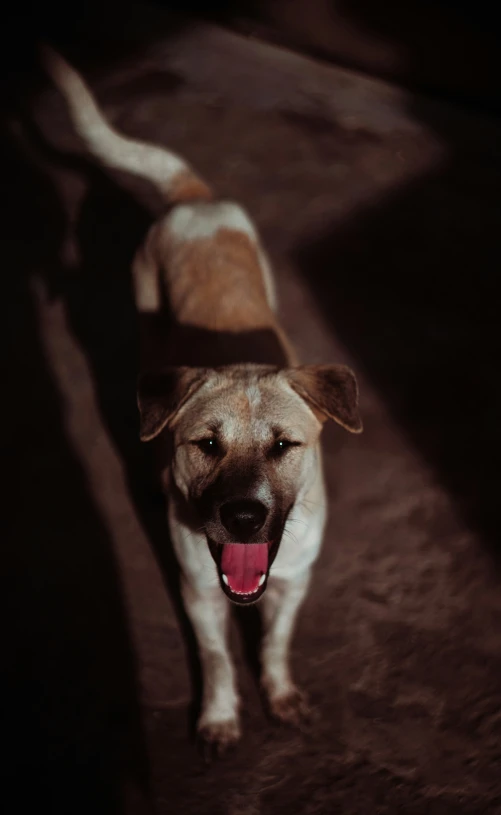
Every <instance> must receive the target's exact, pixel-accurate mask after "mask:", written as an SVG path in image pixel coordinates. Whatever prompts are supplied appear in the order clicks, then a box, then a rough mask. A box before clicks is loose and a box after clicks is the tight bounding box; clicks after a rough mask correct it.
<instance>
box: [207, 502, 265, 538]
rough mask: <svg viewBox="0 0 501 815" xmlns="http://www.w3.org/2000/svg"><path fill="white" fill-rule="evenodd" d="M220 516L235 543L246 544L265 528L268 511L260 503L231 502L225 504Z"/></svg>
mask: <svg viewBox="0 0 501 815" xmlns="http://www.w3.org/2000/svg"><path fill="white" fill-rule="evenodd" d="M219 514H220V516H221V521H222V523H223V526H224V527H225V529H227V530H228V532H229V533H230V535H232V536H233V537H234V539H235V542H240V543H245V541H246V540H248V539H249V538H250V537H252V535H255V534H256V533H257V532H259V530H260V529H261V528H262V527H263V525H264V522H265V521H266V517H267V515H268V510H267V509H266V507H265V506H264V504H261V503H260V502H259V501H229V502H228V503H226V504H223V506H222V507H221V509H220V510H219Z"/></svg>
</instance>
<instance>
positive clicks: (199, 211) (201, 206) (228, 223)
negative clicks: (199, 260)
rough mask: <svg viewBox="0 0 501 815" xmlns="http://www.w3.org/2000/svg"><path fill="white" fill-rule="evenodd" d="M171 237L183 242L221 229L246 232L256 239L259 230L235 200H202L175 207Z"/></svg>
mask: <svg viewBox="0 0 501 815" xmlns="http://www.w3.org/2000/svg"><path fill="white" fill-rule="evenodd" d="M168 223H169V232H170V235H171V237H172V238H174V239H176V238H177V239H178V240H181V241H183V243H184V242H185V241H191V240H198V239H200V238H213V237H214V236H215V235H216V234H217V233H218V232H219V230H220V229H232V230H234V231H236V232H243V233H244V234H245V235H247V237H249V238H250V239H251V240H252V241H253V242H255V241H256V240H257V234H256V229H255V227H254V224H253V223H252V221H251V219H250V218H249V216H248V215H247V213H246V212H245V211H244V210H243V209H242V207H241V206H239V204H236V203H234V202H233V201H217V202H212V201H200V202H197V203H194V204H181V205H179V206H177V207H176V209H175V210H174V211H173V213H172V215H170V217H169V220H168Z"/></svg>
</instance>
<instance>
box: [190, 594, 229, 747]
mask: <svg viewBox="0 0 501 815" xmlns="http://www.w3.org/2000/svg"><path fill="white" fill-rule="evenodd" d="M182 592H183V599H184V604H185V608H186V612H187V614H188V616H189V618H190V620H191V623H192V625H193V628H194V630H195V635H196V638H197V642H198V647H199V652H200V660H201V663H202V671H203V697H202V710H201V714H200V718H199V721H198V732H199V735H200V737H201V739H202V740H203V741H204V742H205V743H206V744H207V746H209V747H211V748H214V749H215V751H216V752H220V751H223V750H224V749H225V748H226V747H229V746H230V745H231V744H233V743H234V742H236V741H237V740H238V739H239V738H240V724H239V716H238V708H239V697H238V694H237V689H236V682H235V671H234V668H233V663H232V660H231V656H230V653H229V650H228V645H227V624H228V612H229V603H228V601H227V600H226V598H225V596H224V595H223V593H222V592H221V589H220V588H219V586H211V587H208V586H204V587H203V588H201V587H198V586H194V585H193V584H192V583H190V582H188V581H187V580H185V581H184V582H183V585H182Z"/></svg>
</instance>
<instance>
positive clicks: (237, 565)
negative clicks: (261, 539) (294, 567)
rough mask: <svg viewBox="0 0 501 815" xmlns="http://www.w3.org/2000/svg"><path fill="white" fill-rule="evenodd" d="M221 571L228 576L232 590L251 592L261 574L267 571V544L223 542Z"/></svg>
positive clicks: (242, 592) (243, 592) (256, 586)
mask: <svg viewBox="0 0 501 815" xmlns="http://www.w3.org/2000/svg"><path fill="white" fill-rule="evenodd" d="M221 571H222V573H223V574H225V575H226V577H227V578H228V585H229V587H230V589H231V590H232V591H235V592H240V593H241V594H250V593H252V592H253V591H255V590H256V589H257V588H258V586H259V581H260V579H261V577H262V576H263V574H266V572H267V571H268V544H267V543H225V544H223V554H222V556H221Z"/></svg>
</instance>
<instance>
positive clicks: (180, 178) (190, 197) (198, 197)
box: [166, 170, 214, 203]
mask: <svg viewBox="0 0 501 815" xmlns="http://www.w3.org/2000/svg"><path fill="white" fill-rule="evenodd" d="M166 197H167V198H169V200H171V201H172V202H175V203H185V202H189V201H212V200H213V198H214V195H213V193H212V190H211V189H210V187H209V185H208V184H206V183H205V181H202V179H201V178H199V177H198V176H197V175H195V173H193V172H192V171H191V170H184V171H183V172H181V173H179V174H178V175H177V176H176V177H175V178H174V179H173V181H172V182H171V183H170V184H168V185H167V189H166Z"/></svg>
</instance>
